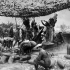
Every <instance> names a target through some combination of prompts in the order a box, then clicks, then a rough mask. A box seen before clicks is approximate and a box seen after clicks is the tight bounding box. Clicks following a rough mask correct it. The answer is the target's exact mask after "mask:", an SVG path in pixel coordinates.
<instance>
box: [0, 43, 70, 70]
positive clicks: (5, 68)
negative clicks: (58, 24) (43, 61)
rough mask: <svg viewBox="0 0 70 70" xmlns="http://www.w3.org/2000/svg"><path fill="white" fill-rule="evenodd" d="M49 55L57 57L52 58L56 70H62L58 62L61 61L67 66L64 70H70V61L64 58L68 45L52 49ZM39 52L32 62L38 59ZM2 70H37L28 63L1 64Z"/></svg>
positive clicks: (49, 50)
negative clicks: (52, 54)
mask: <svg viewBox="0 0 70 70" xmlns="http://www.w3.org/2000/svg"><path fill="white" fill-rule="evenodd" d="M47 51H48V52H49V53H54V54H55V55H54V56H53V57H52V58H51V61H52V63H54V64H55V67H54V70H62V69H60V68H59V67H58V66H57V60H59V61H60V62H61V63H62V64H64V65H65V68H64V69H63V70H69V68H70V60H69V59H66V58H65V57H64V56H65V55H66V54H67V44H66V43H63V44H62V45H59V46H58V47H54V48H53V47H52V48H50V49H47ZM37 55H38V52H35V53H33V54H32V56H31V60H30V61H31V62H32V61H33V60H34V59H35V58H36V57H37ZM0 70H35V69H34V66H33V65H30V64H27V63H24V62H23V63H13V64H9V63H6V64H0Z"/></svg>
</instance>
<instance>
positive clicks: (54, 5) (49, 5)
mask: <svg viewBox="0 0 70 70" xmlns="http://www.w3.org/2000/svg"><path fill="white" fill-rule="evenodd" d="M66 1H67V0H49V1H48V0H11V1H10V0H0V15H2V16H11V17H32V16H44V15H48V14H50V13H53V12H56V11H58V10H61V9H65V8H67V2H66Z"/></svg>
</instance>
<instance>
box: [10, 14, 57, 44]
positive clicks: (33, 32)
mask: <svg viewBox="0 0 70 70" xmlns="http://www.w3.org/2000/svg"><path fill="white" fill-rule="evenodd" d="M41 22H42V24H43V25H44V26H43V27H41V26H40V25H38V24H37V22H35V18H33V21H32V22H31V25H30V20H29V18H24V19H23V25H22V27H17V31H16V35H15V37H14V33H13V27H11V28H10V32H9V37H12V38H13V37H14V38H15V40H16V42H18V43H19V42H20V41H24V40H30V41H31V40H34V41H36V42H37V43H41V42H42V41H43V39H45V41H46V42H47V41H50V42H53V36H54V26H55V23H56V22H57V14H55V15H54V17H52V18H50V19H49V20H48V21H45V20H41ZM44 27H46V29H45V31H44Z"/></svg>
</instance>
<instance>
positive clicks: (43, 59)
mask: <svg viewBox="0 0 70 70" xmlns="http://www.w3.org/2000/svg"><path fill="white" fill-rule="evenodd" d="M34 64H35V68H36V70H38V65H40V66H43V67H44V68H45V70H48V69H49V68H51V67H52V65H51V59H50V54H49V53H48V52H47V51H46V50H45V47H44V44H42V48H40V52H39V55H38V56H37V58H36V59H35V60H34Z"/></svg>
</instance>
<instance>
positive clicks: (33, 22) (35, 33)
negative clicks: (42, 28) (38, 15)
mask: <svg viewBox="0 0 70 70" xmlns="http://www.w3.org/2000/svg"><path fill="white" fill-rule="evenodd" d="M31 27H32V29H33V32H34V36H36V35H37V33H38V27H37V23H36V22H35V19H34V20H33V21H32V23H31Z"/></svg>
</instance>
